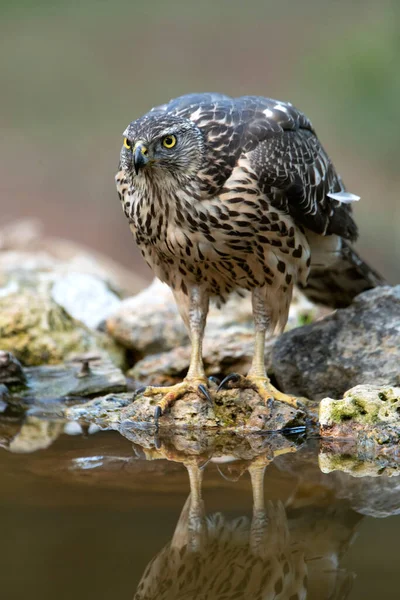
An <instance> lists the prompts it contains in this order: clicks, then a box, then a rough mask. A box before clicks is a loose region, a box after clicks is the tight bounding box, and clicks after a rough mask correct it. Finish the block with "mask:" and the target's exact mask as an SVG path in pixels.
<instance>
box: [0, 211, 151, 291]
mask: <svg viewBox="0 0 400 600" xmlns="http://www.w3.org/2000/svg"><path fill="white" fill-rule="evenodd" d="M17 270H19V271H21V270H23V271H25V272H26V271H31V272H32V271H34V272H39V271H40V272H44V271H47V272H50V271H51V272H53V273H57V274H59V275H66V274H68V273H71V272H73V273H83V274H88V275H93V276H95V277H98V278H99V279H101V280H102V281H104V282H105V283H106V284H107V285H108V286H109V287H110V288H111V289H112V290H114V291H115V292H116V293H117V294H118V295H122V296H128V295H132V294H137V293H138V292H139V291H140V290H141V289H143V288H144V287H145V285H146V284H147V280H146V279H145V278H143V277H142V276H140V275H138V274H137V273H134V272H132V271H131V270H129V269H126V268H124V267H122V266H121V265H119V264H118V263H116V262H115V261H113V260H111V259H110V258H109V257H107V256H104V255H102V254H100V253H99V252H96V251H94V250H92V249H89V248H87V247H86V246H83V245H81V244H77V243H76V242H71V241H69V240H64V239H60V238H49V237H46V236H44V235H43V228H42V226H41V224H40V222H39V221H37V220H36V219H25V220H21V221H16V222H13V223H10V224H8V225H5V226H3V227H1V228H0V279H1V275H2V274H3V275H7V276H8V275H9V274H10V273H13V272H15V271H17Z"/></svg>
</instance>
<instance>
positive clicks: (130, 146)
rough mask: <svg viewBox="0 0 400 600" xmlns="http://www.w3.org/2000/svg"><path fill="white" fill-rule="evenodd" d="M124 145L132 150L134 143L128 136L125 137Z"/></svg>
mask: <svg viewBox="0 0 400 600" xmlns="http://www.w3.org/2000/svg"><path fill="white" fill-rule="evenodd" d="M124 146H125V148H126V149H127V150H132V144H131V142H130V141H129V140H128V138H124Z"/></svg>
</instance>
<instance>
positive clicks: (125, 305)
mask: <svg viewBox="0 0 400 600" xmlns="http://www.w3.org/2000/svg"><path fill="white" fill-rule="evenodd" d="M106 328H107V331H108V333H109V334H110V335H111V336H112V337H113V338H115V339H116V340H117V341H118V342H119V343H120V344H122V345H124V346H125V347H126V348H130V349H132V350H135V351H136V352H138V353H140V354H143V355H146V354H151V353H154V352H160V351H162V350H167V349H170V348H175V347H176V346H181V345H182V344H186V343H187V342H188V336H187V333H186V330H185V328H184V325H183V322H182V320H181V319H180V317H179V314H178V309H177V308H176V304H175V301H174V298H173V296H172V292H170V289H169V288H168V286H166V285H165V284H163V283H161V281H159V280H157V279H155V280H154V281H153V283H152V284H151V285H150V286H149V287H148V288H146V289H145V290H143V291H142V292H140V293H139V294H138V295H137V296H134V297H133V298H128V299H126V300H124V301H123V302H122V303H121V306H120V308H119V309H118V311H117V312H116V313H115V314H113V315H111V316H110V317H109V318H108V319H107V323H106Z"/></svg>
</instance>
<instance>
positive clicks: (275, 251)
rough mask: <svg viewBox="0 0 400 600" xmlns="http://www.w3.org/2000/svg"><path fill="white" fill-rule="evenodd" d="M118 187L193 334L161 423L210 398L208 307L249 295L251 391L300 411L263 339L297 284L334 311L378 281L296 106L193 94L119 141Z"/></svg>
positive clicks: (167, 391) (238, 379) (283, 317)
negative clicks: (187, 402) (175, 410)
mask: <svg viewBox="0 0 400 600" xmlns="http://www.w3.org/2000/svg"><path fill="white" fill-rule="evenodd" d="M123 137H124V141H123V146H122V150H121V154H120V163H119V170H118V173H117V175H116V185H117V190H118V193H119V197H120V199H121V202H122V206H123V210H124V212H125V215H126V217H127V218H128V219H129V224H130V227H131V230H132V232H133V234H134V236H135V238H136V242H137V244H138V246H139V248H140V250H141V253H142V255H143V257H144V259H145V260H146V262H147V263H148V265H149V266H150V267H151V268H152V269H153V271H154V273H155V275H156V276H157V277H158V278H159V279H161V281H163V282H166V283H167V284H168V285H169V286H170V287H171V288H172V291H173V293H174V296H175V299H176V302H177V305H178V308H179V311H180V314H181V316H182V318H183V321H184V323H185V325H186V327H187V329H188V332H189V335H190V339H191V344H192V352H191V360H190V366H189V370H188V373H187V376H186V378H185V379H184V381H183V382H181V383H179V384H177V385H175V386H171V387H166V388H158V387H156V388H154V387H147V388H146V390H145V392H144V394H145V395H156V394H164V396H163V398H162V399H161V400H160V401H159V402H158V403H157V405H156V409H155V420H156V422H157V423H158V419H159V417H160V416H161V415H162V414H163V412H164V411H165V410H166V408H167V407H168V406H170V405H171V404H172V403H173V402H174V401H175V399H177V398H178V397H180V396H182V395H183V394H185V393H186V392H187V391H195V392H197V393H199V394H200V395H201V396H205V397H206V398H208V399H210V394H209V392H208V389H207V378H206V375H205V372H204V367H203V363H202V341H203V334H204V328H205V324H206V318H207V311H208V306H209V301H210V299H214V300H217V301H219V302H220V303H223V302H224V301H225V300H226V299H227V297H228V296H229V295H230V294H231V293H232V292H235V291H237V292H239V293H241V292H242V291H243V290H250V291H251V294H252V305H253V315H254V323H255V351H254V357H253V361H252V365H251V368H250V371H249V373H248V375H247V377H242V376H239V375H235V374H231V375H230V376H228V378H227V380H226V381H225V380H224V382H223V383H222V385H227V384H228V381H229V386H230V387H232V386H237V387H242V388H244V387H251V388H252V389H255V390H256V391H257V392H258V393H259V394H260V395H261V396H262V397H263V398H264V399H265V400H267V399H268V398H270V397H273V398H275V399H276V400H278V401H283V402H287V403H289V404H290V405H292V406H296V400H295V399H294V398H293V397H291V396H288V395H286V394H283V393H281V392H280V391H278V390H277V389H275V388H274V387H273V386H272V384H271V383H270V381H269V379H268V377H267V374H266V370H265V364H264V343H265V337H266V335H271V334H273V333H274V332H278V333H279V332H281V331H282V330H283V328H284V326H285V324H286V321H287V318H288V310H289V305H290V301H291V296H292V289H293V285H294V284H297V285H299V286H300V287H302V288H304V291H305V293H306V294H307V295H308V296H309V297H310V298H311V299H313V300H316V301H319V302H322V303H325V304H327V305H330V306H333V307H341V306H346V305H347V304H349V303H350V302H351V300H352V298H353V297H354V296H355V295H356V294H358V293H360V292H362V291H364V290H366V289H369V288H371V287H375V286H376V285H379V284H381V283H382V280H381V279H380V277H379V276H378V275H377V274H376V273H374V272H373V271H372V270H371V269H370V268H369V267H368V266H367V265H366V264H365V263H364V262H363V261H362V259H361V258H360V257H359V256H358V255H357V254H356V253H355V252H354V250H353V249H352V247H351V242H353V241H355V239H356V238H357V227H356V224H355V222H354V220H353V217H352V209H351V205H352V203H353V202H354V201H356V200H358V199H359V198H358V196H355V195H354V194H351V193H349V192H347V191H346V189H345V187H344V184H343V182H342V180H341V178H340V176H339V175H338V174H337V173H336V170H335V168H334V166H333V164H332V162H331V160H330V159H329V157H328V155H327V153H326V152H325V150H324V148H323V147H322V145H321V143H320V142H319V140H318V138H317V135H316V133H315V131H314V129H313V127H312V125H311V123H310V121H309V120H308V118H307V117H306V116H305V115H304V114H303V113H302V112H300V111H299V110H298V109H296V108H295V107H294V106H292V105H291V104H290V103H285V102H280V101H277V100H273V99H270V98H263V97H258V96H243V97H240V98H230V97H228V96H225V95H221V94H189V95H185V96H181V97H179V98H176V99H174V100H171V101H170V102H168V103H167V104H163V105H161V106H158V107H156V108H153V109H152V110H150V111H149V112H148V113H147V114H145V115H144V116H142V117H140V118H139V119H137V120H135V121H133V122H132V123H130V125H128V127H127V128H126V130H125V131H124V133H123Z"/></svg>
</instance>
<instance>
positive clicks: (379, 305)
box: [272, 286, 400, 399]
mask: <svg viewBox="0 0 400 600" xmlns="http://www.w3.org/2000/svg"><path fill="white" fill-rule="evenodd" d="M399 323H400V286H397V287H394V288H391V287H380V288H376V289H374V290H370V291H368V292H364V293H363V294H360V295H359V296H358V297H357V298H356V299H355V300H354V302H353V304H352V305H351V306H349V308H346V309H343V310H338V311H336V312H335V313H334V314H332V315H330V316H327V317H325V318H324V319H322V320H320V321H317V322H316V323H313V324H311V325H307V326H306V327H303V328H301V329H300V328H299V329H295V330H293V331H290V332H288V333H285V334H284V335H283V336H282V337H281V338H280V339H279V342H278V343H277V344H276V345H275V347H274V351H273V357H272V361H273V370H274V373H275V376H276V377H277V380H278V382H279V384H280V385H281V387H282V388H283V389H284V390H285V392H290V393H293V394H296V395H300V396H305V397H307V398H313V399H321V398H323V397H324V396H328V395H329V396H332V397H333V398H335V397H340V396H342V394H343V393H344V392H345V391H346V390H348V389H350V388H351V387H354V386H355V385H358V384H362V383H365V384H371V383H373V384H374V385H386V384H388V385H396V384H397V385H398V384H399V383H400V370H399V364H400V330H399Z"/></svg>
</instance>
